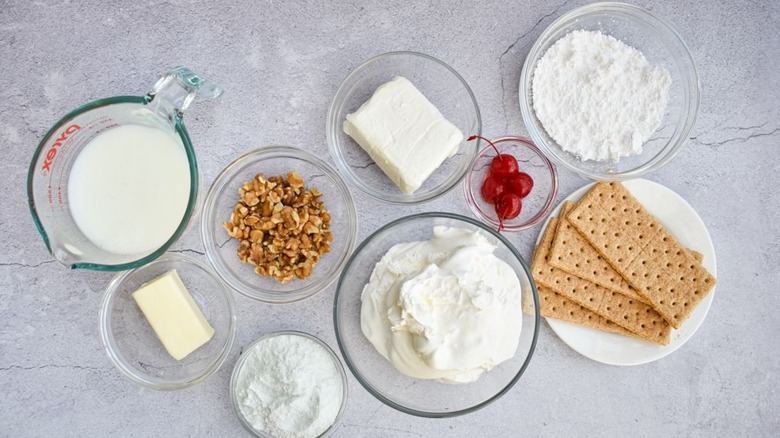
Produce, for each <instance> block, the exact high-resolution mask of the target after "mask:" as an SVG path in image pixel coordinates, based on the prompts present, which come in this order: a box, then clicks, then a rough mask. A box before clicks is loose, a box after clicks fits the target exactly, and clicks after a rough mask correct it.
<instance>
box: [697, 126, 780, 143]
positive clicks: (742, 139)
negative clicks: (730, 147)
mask: <svg viewBox="0 0 780 438" xmlns="http://www.w3.org/2000/svg"><path fill="white" fill-rule="evenodd" d="M767 123H768V122H767ZM765 125H766V123H764V125H761V126H765ZM730 129H738V130H742V131H744V130H750V129H751V128H744V129H739V128H736V127H735V128H730ZM753 129H755V128H753ZM778 132H780V128H775V129H773V130H772V131H769V132H756V133H753V134H750V135H748V136H747V137H731V138H727V139H725V140H721V141H713V142H706V141H700V140H699V137H698V136H696V137H691V140H692V141H696V142H697V143H699V144H700V145H702V146H710V147H713V148H718V147H720V146H723V145H724V144H726V143H731V142H735V141H738V142H740V143H745V142H748V141H750V140H751V139H754V138H758V137H772V136H774V135H775V134H777V133H778Z"/></svg>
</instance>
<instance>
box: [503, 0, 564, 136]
mask: <svg viewBox="0 0 780 438" xmlns="http://www.w3.org/2000/svg"><path fill="white" fill-rule="evenodd" d="M569 1H570V0H566V1H564V2H563V3H561V4H560V5H558V6H557V7H556V8H555V10H553V11H552V12H550V13H548V14H546V15H543V16H542V18H540V19H539V20H537V21H536V23H534V25H533V26H531V28H530V29H529V30H528V31H526V32H525V33H523V34H522V35H520V36H519V37H518V38H517V39H516V40H515V42H513V43H512V44H510V45H509V47H507V48H506V50H504V52H503V53H501V55H499V56H498V69H499V73H501V74H500V75H499V76H500V80H501V106H502V107H503V109H504V121H505V124H504V131H505V132H506V131H508V130H509V120H508V119H507V112H506V87H505V85H504V76H505V75H504V74H503V71H504V56H506V54H507V53H509V52H510V51H511V50H512V49H513V48H514V47H515V46H516V45H517V43H519V42H520V41H522V40H523V39H525V37H527V36H528V35H530V34H531V33H532V32H534V31H535V30H536V28H537V27H539V25H540V24H542V22H543V21H544V20H546V19H548V18H550V17H552V16H553V15H557V14H558V11H560V10H561V9H562V8H563V7H564V6H566V5H567V4H568V3H569Z"/></svg>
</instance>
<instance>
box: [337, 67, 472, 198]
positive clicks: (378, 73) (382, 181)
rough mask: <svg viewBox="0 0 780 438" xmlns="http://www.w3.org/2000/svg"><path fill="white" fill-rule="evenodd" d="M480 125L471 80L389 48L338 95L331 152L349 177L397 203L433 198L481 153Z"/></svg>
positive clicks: (351, 77) (455, 181) (349, 79)
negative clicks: (471, 138)
mask: <svg viewBox="0 0 780 438" xmlns="http://www.w3.org/2000/svg"><path fill="white" fill-rule="evenodd" d="M404 79H405V80H404ZM410 84H411V87H410V86H409V85H410ZM415 89H416V90H415ZM410 90H411V92H410ZM420 94H421V95H422V96H423V97H421V96H420ZM380 119H381V123H375V121H376V120H380ZM481 129H482V120H481V116H480V112H479V108H478V106H477V101H476V99H475V98H474V94H473V93H472V91H471V88H469V86H468V84H467V83H466V81H465V80H464V79H463V78H462V77H461V76H460V75H459V74H458V73H457V72H456V71H455V70H454V69H452V67H450V66H448V65H447V64H445V63H444V62H442V61H440V60H438V59H436V58H433V57H431V56H428V55H424V54H422V53H415V52H391V53H385V54H383V55H379V56H377V57H374V58H371V59H369V60H368V61H366V62H364V63H363V64H361V65H360V66H358V67H357V68H356V69H355V70H354V71H353V72H352V73H350V74H349V76H347V78H346V79H345V80H344V82H342V84H341V86H340V87H339V89H338V91H337V92H336V95H335V97H334V98H333V102H332V103H331V106H330V109H329V110H328V117H327V124H326V131H327V138H328V147H329V148H330V153H331V156H332V157H333V160H334V161H335V162H336V166H337V167H338V169H339V171H340V172H341V174H342V175H344V177H345V178H346V179H347V181H349V182H350V183H351V184H352V185H354V186H355V187H357V188H358V189H360V190H362V191H363V192H365V193H367V194H368V195H370V196H372V197H374V198H377V199H380V200H382V201H386V202H390V203H396V204H417V203H421V202H425V201H429V200H431V199H434V198H436V197H438V196H441V195H443V194H444V193H446V192H447V191H449V190H450V189H452V188H453V187H455V185H456V184H458V182H460V180H461V179H463V177H464V176H465V175H466V172H467V171H468V169H469V167H470V166H471V163H472V162H473V161H474V158H475V157H476V155H477V151H478V150H479V142H469V141H467V138H468V137H469V136H470V135H473V134H480V133H481ZM458 131H459V132H458ZM347 132H350V134H347ZM461 137H462V138H461ZM459 139H460V140H459ZM358 140H359V141H360V144H359V143H358ZM403 147H407V148H408V150H402V149H403ZM369 150H370V151H371V152H368V151H369ZM442 160H443V161H442ZM439 163H440V164H439Z"/></svg>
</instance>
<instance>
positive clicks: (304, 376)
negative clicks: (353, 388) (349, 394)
mask: <svg viewBox="0 0 780 438" xmlns="http://www.w3.org/2000/svg"><path fill="white" fill-rule="evenodd" d="M245 354H247V355H248V357H247V358H246V362H244V364H243V366H242V368H241V371H240V372H239V375H238V379H237V385H236V396H237V399H238V402H239V409H240V410H241V413H242V414H243V415H244V418H246V419H247V421H248V422H249V423H250V424H251V425H252V427H253V428H255V429H256V430H262V431H264V432H266V433H269V434H271V435H273V436H275V437H278V438H292V437H296V438H297V437H316V436H319V435H320V434H322V433H323V432H324V431H325V430H326V429H328V427H330V425H331V424H333V422H334V421H335V420H336V417H337V416H338V413H339V409H340V408H341V403H342V400H343V389H344V388H343V383H342V380H341V373H340V371H339V370H338V368H337V367H336V364H335V363H334V361H333V359H332V358H331V356H330V354H329V353H328V352H327V351H326V350H325V349H324V348H323V347H322V346H320V345H319V344H317V343H316V342H315V341H313V340H311V339H309V338H306V337H304V336H299V335H294V334H282V335H278V336H274V337H270V338H267V339H264V340H262V341H260V342H259V343H258V344H257V345H256V346H255V347H254V348H252V349H251V350H250V351H248V352H246V353H245Z"/></svg>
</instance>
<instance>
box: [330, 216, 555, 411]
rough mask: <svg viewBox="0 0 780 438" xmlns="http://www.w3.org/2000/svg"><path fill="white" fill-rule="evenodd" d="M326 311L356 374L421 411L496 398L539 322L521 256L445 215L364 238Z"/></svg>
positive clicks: (398, 404)
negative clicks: (332, 314) (332, 313)
mask: <svg viewBox="0 0 780 438" xmlns="http://www.w3.org/2000/svg"><path fill="white" fill-rule="evenodd" d="M333 311H334V326H335V329H336V339H337V341H338V344H339V348H340V349H341V352H342V355H343V357H344V361H345V362H346V364H347V366H348V368H349V369H350V371H352V373H353V374H354V376H355V378H356V379H357V381H358V382H360V383H361V384H362V385H363V387H364V388H365V389H366V390H368V392H370V393H371V394H372V395H373V396H375V397H376V398H378V399H379V400H380V401H382V402H384V403H385V404H387V405H388V406H390V407H393V408H395V409H398V410H399V411H402V412H405V413H408V414H412V415H417V416H422V417H452V416H456V415H462V414H466V413H469V412H473V411H475V410H478V409H480V408H482V407H484V406H486V405H488V404H489V403H491V402H493V401H495V400H497V399H498V398H500V397H501V396H502V395H503V394H505V393H506V392H507V391H508V390H509V389H510V388H511V387H512V386H513V385H514V384H515V383H517V381H518V380H519V379H520V377H521V376H522V374H523V372H524V371H525V369H526V367H527V366H528V364H529V362H530V360H531V356H532V354H533V351H534V347H535V345H536V339H537V332H538V328H539V313H538V296H537V291H536V286H535V284H534V281H533V278H532V277H531V274H530V271H529V269H528V265H527V263H526V262H525V261H524V260H523V258H522V256H520V254H519V253H518V252H517V250H516V249H515V248H514V246H512V244H511V243H510V242H509V241H508V240H506V238H504V237H503V236H501V235H500V234H498V233H497V232H495V231H494V230H492V229H491V228H489V227H488V226H487V225H485V224H483V223H481V222H478V221H476V220H473V219H470V218H467V217H464V216H460V215H455V214H450V213H422V214H416V215H412V216H407V217H404V218H401V219H398V220H396V221H393V222H391V223H389V224H387V225H385V226H384V227H382V228H380V229H379V230H377V231H376V232H375V233H374V234H372V235H371V236H370V237H368V238H367V239H366V240H365V241H364V242H363V243H362V244H361V245H360V246H359V248H358V249H357V250H356V251H355V253H354V254H353V255H352V257H351V259H350V260H349V262H347V265H346V267H345V268H344V271H343V272H342V274H341V277H340V278H339V283H338V287H337V290H336V298H335V303H334V307H333Z"/></svg>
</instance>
